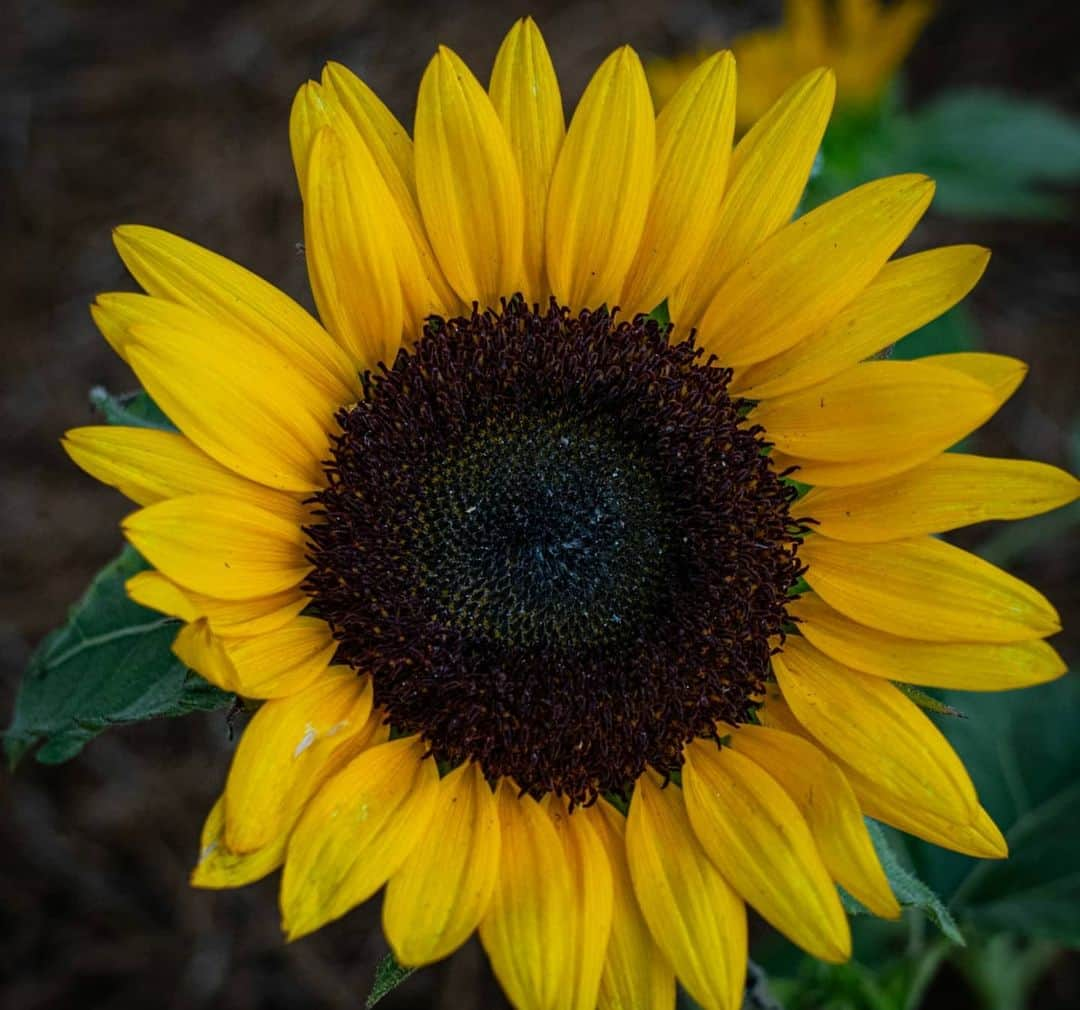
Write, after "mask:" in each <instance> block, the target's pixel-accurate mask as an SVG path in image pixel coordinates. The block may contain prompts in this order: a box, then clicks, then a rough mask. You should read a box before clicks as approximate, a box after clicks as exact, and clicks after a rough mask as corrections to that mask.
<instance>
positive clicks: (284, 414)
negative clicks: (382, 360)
mask: <svg viewBox="0 0 1080 1010" xmlns="http://www.w3.org/2000/svg"><path fill="white" fill-rule="evenodd" d="M127 355H128V361H129V363H130V365H131V367H132V368H133V369H134V371H135V374H136V375H137V376H138V377H139V380H140V381H141V382H142V384H143V387H144V388H145V389H146V391H147V392H148V393H149V394H150V395H151V396H152V397H153V398H154V401H155V402H156V403H157V404H158V405H159V406H160V407H161V409H162V410H164V411H165V413H166V414H167V415H168V416H169V417H170V418H171V419H172V420H173V422H175V424H176V425H177V427H179V428H180V430H181V431H183V433H184V434H185V435H187V436H188V438H190V439H191V440H192V442H194V443H195V444H196V445H197V446H198V447H199V448H200V449H202V450H203V452H205V453H207V454H208V455H209V456H212V457H213V458H214V459H216V460H217V461H218V462H219V463H221V464H222V465H224V466H226V467H228V468H229V469H230V470H234V471H235V472H236V473H239V474H243V475H244V476H245V477H249V478H251V479H252V480H255V481H258V482H260V483H262V484H266V485H267V486H269V487H276V488H279V489H281V490H285V491H312V490H314V489H315V488H317V487H320V486H321V485H322V484H323V482H324V478H323V474H322V466H321V463H322V461H323V460H325V459H328V458H329V456H330V440H329V435H328V432H329V431H331V430H332V429H333V427H334V414H335V413H336V411H337V410H338V409H339V408H340V407H341V401H334V400H330V399H327V398H326V397H325V396H324V395H323V394H322V392H321V391H320V390H318V389H316V388H315V387H314V386H312V385H311V384H309V383H308V382H307V381H306V380H305V379H304V377H303V376H302V374H301V373H300V372H299V371H297V369H296V368H295V366H294V365H293V364H292V363H291V362H290V361H289V359H287V358H285V357H283V356H282V355H281V354H279V353H278V352H277V351H275V350H273V349H271V348H269V347H268V346H266V345H265V344H262V343H260V342H258V341H256V340H255V339H253V338H249V337H247V336H245V335H243V334H241V333H240V332H238V331H229V330H227V329H225V328H224V327H221V326H219V325H218V324H217V323H216V322H214V321H213V320H210V319H207V321H206V325H204V326H202V327H200V329H199V330H198V331H197V332H184V331H177V330H173V329H168V328H165V327H163V326H149V325H144V326H136V327H135V328H134V330H133V331H132V333H131V343H130V344H129V345H128V350H127Z"/></svg>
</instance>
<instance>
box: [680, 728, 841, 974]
mask: <svg viewBox="0 0 1080 1010" xmlns="http://www.w3.org/2000/svg"><path fill="white" fill-rule="evenodd" d="M684 756H685V757H686V764H685V765H683V794H684V795H685V797H686V810H687V813H689V815H690V823H691V824H692V825H693V827H694V832H695V833H696V834H697V836H698V840H699V841H700V842H701V847H702V848H703V849H704V850H705V851H706V853H708V856H709V858H710V859H711V860H712V861H713V863H714V864H715V865H716V867H717V869H719V870H720V872H721V873H722V874H723V875H724V877H725V878H726V879H727V881H728V883H729V884H731V886H732V887H734V888H735V890H736V891H738V892H739V894H741V895H742V896H743V898H745V899H746V901H747V903H748V904H750V905H752V906H753V907H754V908H755V909H757V911H758V912H760V913H761V915H762V916H763V917H764V918H765V919H767V920H768V921H769V922H770V923H772V924H773V926H775V927H776V928H777V929H778V930H780V932H782V933H783V934H784V935H785V936H787V937H788V938H789V939H791V940H792V941H793V942H794V943H796V944H798V945H799V946H800V947H802V948H803V949H804V950H806V951H807V952H808V953H810V954H812V955H813V956H814V957H818V958H821V959H822V960H824V961H832V962H834V963H839V962H841V961H846V960H847V959H848V958H849V957H850V956H851V932H850V930H849V929H848V922H847V916H846V915H845V914H844V909H843V906H842V905H841V904H840V898H839V896H838V895H837V893H836V887H835V885H834V884H833V882H832V879H831V878H830V877H829V873H828V871H827V870H826V869H825V864H824V863H822V861H821V856H820V855H818V851H817V847H816V846H815V845H814V839H813V836H812V835H811V834H810V829H809V827H807V824H806V821H805V820H804V819H803V816H802V814H801V813H799V809H798V807H796V806H795V803H794V801H793V800H792V799H791V797H790V796H788V794H787V793H786V792H784V790H783V788H782V787H781V786H780V784H779V783H778V782H777V781H776V780H775V779H774V778H773V777H772V776H771V775H769V773H768V772H766V771H765V769H763V768H762V767H761V766H760V765H758V764H756V763H755V762H754V761H752V760H751V759H750V758H749V757H746V756H745V755H743V754H742V753H739V752H737V751H734V750H732V749H731V748H730V747H718V746H717V745H716V744H715V743H713V742H711V741H704V740H697V741H694V742H692V743H690V744H688V745H687V747H686V748H685V750H684Z"/></svg>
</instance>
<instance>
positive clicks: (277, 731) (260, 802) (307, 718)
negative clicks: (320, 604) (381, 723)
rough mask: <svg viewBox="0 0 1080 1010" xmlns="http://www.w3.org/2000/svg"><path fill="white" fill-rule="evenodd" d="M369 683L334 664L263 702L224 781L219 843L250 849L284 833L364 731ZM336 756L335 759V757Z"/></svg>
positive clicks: (235, 849)
mask: <svg viewBox="0 0 1080 1010" xmlns="http://www.w3.org/2000/svg"><path fill="white" fill-rule="evenodd" d="M371 702H372V689H371V681H370V680H369V679H368V678H366V677H364V678H361V677H358V676H357V675H356V674H355V673H354V672H353V671H352V670H350V669H348V668H347V667H335V668H331V669H330V670H328V671H327V672H326V674H325V676H323V677H321V678H320V679H319V680H318V681H316V682H315V683H314V684H312V685H311V686H310V687H308V688H306V689H305V690H302V691H300V692H298V693H297V694H295V695H293V696H292V697H289V698H280V699H275V700H272V701H268V702H266V704H264V705H263V706H262V707H261V708H260V709H259V710H258V711H257V712H256V713H255V715H254V716H252V719H251V722H249V723H248V724H247V726H246V727H245V728H244V733H243V735H242V736H241V737H240V743H239V745H238V746H237V748H236V753H235V754H234V755H233V760H232V766H231V767H230V769H229V778H228V780H227V782H226V784H225V811H226V830H225V843H226V846H227V847H228V848H229V850H230V851H232V852H235V853H243V852H254V851H255V850H257V849H261V848H263V847H264V846H266V845H268V844H269V843H270V842H272V841H273V840H274V839H275V838H278V837H279V836H281V835H283V834H287V833H288V832H289V831H290V830H291V829H292V827H293V825H294V824H295V823H296V821H297V818H299V816H300V812H301V811H302V810H303V809H304V805H305V804H306V803H307V801H308V799H309V797H310V796H311V795H312V794H313V793H314V792H315V791H316V790H317V789H318V788H319V786H320V785H321V784H322V783H323V782H325V781H326V780H327V779H328V778H329V777H330V775H331V774H333V772H334V771H336V770H337V769H338V768H339V767H341V765H342V764H343V763H344V759H343V758H342V757H341V755H340V752H341V750H342V748H345V753H347V754H348V755H350V756H355V755H356V754H357V753H358V750H359V748H358V746H357V744H358V742H362V741H363V739H364V736H365V734H367V735H370V729H371V727H370V726H369V717H370V716H371ZM335 759H336V760H335Z"/></svg>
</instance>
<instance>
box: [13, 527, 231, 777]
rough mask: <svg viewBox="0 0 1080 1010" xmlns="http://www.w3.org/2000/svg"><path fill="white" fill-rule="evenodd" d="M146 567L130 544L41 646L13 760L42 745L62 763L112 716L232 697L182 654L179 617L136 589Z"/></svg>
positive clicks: (42, 756)
mask: <svg viewBox="0 0 1080 1010" xmlns="http://www.w3.org/2000/svg"><path fill="white" fill-rule="evenodd" d="M144 568H146V564H145V562H143V560H142V558H140V557H139V555H138V554H136V553H135V551H133V550H132V549H131V548H130V547H128V548H125V549H124V551H123V552H122V553H121V554H120V556H119V557H118V558H117V559H116V560H115V561H113V562H112V563H110V564H109V565H106V566H105V568H103V569H102V570H101V572H99V573H98V575H97V577H96V578H95V579H94V581H93V582H92V583H91V584H90V588H89V589H88V590H87V592H86V595H85V596H84V597H83V598H82V599H81V600H80V601H79V602H78V603H77V604H76V605H75V607H74V608H73V609H72V611H71V615H70V617H69V619H68V622H67V624H65V625H64V626H63V627H62V628H60V629H58V630H56V631H54V632H52V633H51V634H50V635H48V636H47V637H46V638H45V640H44V641H43V642H42V643H41V645H40V647H39V648H38V649H37V651H36V652H35V653H34V655H33V657H32V658H31V660H30V665H29V667H28V669H27V671H26V675H25V677H24V678H23V682H22V685H21V686H20V688H19V693H18V697H17V698H16V701H15V712H14V715H13V717H12V720H11V725H10V726H9V727H8V729H7V731H6V732H5V733H4V751H5V753H6V755H7V759H8V761H9V763H10V764H11V765H15V764H16V763H17V762H18V761H19V760H20V759H21V758H22V757H23V756H24V755H25V754H26V753H27V752H28V751H30V750H32V749H33V748H35V747H37V748H38V749H37V751H36V755H35V756H36V758H37V760H38V761H40V762H42V763H43V764H60V763H61V762H64V761H68V760H70V759H71V758H73V757H75V755H76V754H78V753H79V751H80V750H82V748H83V746H84V745H85V744H86V743H87V742H88V741H90V740H92V739H93V738H94V737H95V736H97V735H98V734H99V733H100V732H102V730H104V729H106V728H107V727H109V726H115V725H119V724H123V723H132V722H141V721H142V720H144V719H151V718H156V717H160V716H177V715H186V714H187V713H189V712H193V711H199V710H210V709H217V708H222V707H224V706H225V705H228V704H229V703H230V702H231V701H232V695H229V694H225V693H224V692H222V691H219V690H218V689H217V688H215V687H212V686H211V685H209V684H208V683H207V682H206V681H205V680H203V679H202V678H201V677H199V676H197V675H196V674H194V673H192V672H190V671H189V670H188V669H187V668H186V667H185V666H184V664H183V663H181V662H180V660H178V659H177V658H176V657H175V656H174V655H173V654H172V652H171V651H170V646H171V645H172V641H173V639H174V638H175V637H176V631H177V627H178V625H177V622H176V621H174V620H171V619H170V618H167V617H163V616H162V615H161V614H159V613H156V612H154V611H152V610H147V609H146V608H145V607H140V606H139V605H138V604H137V603H133V602H132V601H131V600H130V599H128V597H127V594H126V592H125V591H124V583H125V582H126V581H127V579H129V578H130V577H131V576H132V575H134V574H135V573H136V572H138V571H142V570H143V569H144Z"/></svg>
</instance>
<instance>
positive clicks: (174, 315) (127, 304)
mask: <svg viewBox="0 0 1080 1010" xmlns="http://www.w3.org/2000/svg"><path fill="white" fill-rule="evenodd" d="M90 316H91V317H92V318H93V320H94V323H95V324H96V325H97V328H98V329H99V330H100V331H101V335H102V336H103V337H104V338H105V339H106V340H107V341H108V342H109V346H110V347H111V348H112V349H113V350H114V351H115V352H116V353H117V354H118V355H119V356H120V357H121V358H123V359H124V361H127V360H128V346H129V345H130V344H131V329H132V327H133V326H141V325H143V324H151V325H152V324H155V323H156V324H160V325H161V326H165V327H168V328H172V329H178V330H187V331H189V332H193V333H197V332H198V331H199V329H200V328H201V327H202V326H204V325H205V323H206V316H205V315H203V314H202V313H200V312H196V311H194V310H193V309H189V308H186V307H185V306H183V305H180V304H178V303H177V302H170V301H166V300H165V299H164V298H154V297H151V296H150V295H143V294H139V293H137V292H134V291H109V292H106V293H105V294H100V295H98V296H97V299H96V301H95V302H94V303H93V304H92V305H91V306H90Z"/></svg>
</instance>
